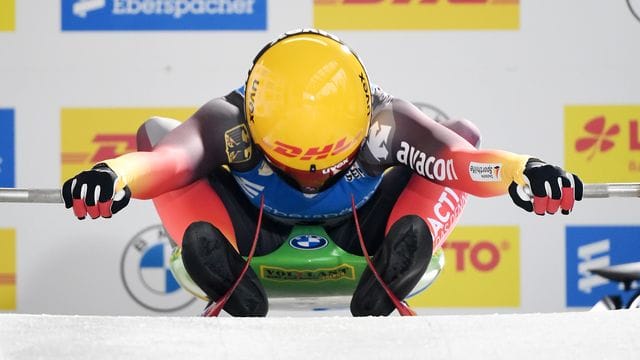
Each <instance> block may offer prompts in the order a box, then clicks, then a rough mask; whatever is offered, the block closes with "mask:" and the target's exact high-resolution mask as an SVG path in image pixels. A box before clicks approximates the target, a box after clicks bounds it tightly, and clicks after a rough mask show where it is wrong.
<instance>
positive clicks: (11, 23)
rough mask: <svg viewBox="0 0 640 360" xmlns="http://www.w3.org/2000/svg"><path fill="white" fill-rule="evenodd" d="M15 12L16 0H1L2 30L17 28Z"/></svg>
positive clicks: (0, 25) (0, 26) (0, 19)
mask: <svg viewBox="0 0 640 360" xmlns="http://www.w3.org/2000/svg"><path fill="white" fill-rule="evenodd" d="M15 12H16V4H15V0H0V31H13V30H15V27H16V20H15V18H16V15H15Z"/></svg>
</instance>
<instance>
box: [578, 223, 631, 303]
mask: <svg viewBox="0 0 640 360" xmlns="http://www.w3.org/2000/svg"><path fill="white" fill-rule="evenodd" d="M566 248H567V251H566V255H567V262H566V264H567V269H566V271H567V306H569V307H591V306H593V305H595V304H596V303H597V302H598V301H599V300H600V299H602V298H603V297H604V296H607V295H620V296H622V298H623V299H624V300H625V301H626V300H628V298H629V297H630V296H631V295H632V293H633V291H624V289H622V288H621V286H620V285H619V283H617V282H612V281H609V280H607V279H605V278H603V277H600V276H598V275H595V274H592V273H591V272H590V271H589V270H590V269H598V268H604V267H608V266H613V265H620V264H626V263H631V262H638V261H640V226H568V227H567V229H566ZM636 290H637V286H636Z"/></svg>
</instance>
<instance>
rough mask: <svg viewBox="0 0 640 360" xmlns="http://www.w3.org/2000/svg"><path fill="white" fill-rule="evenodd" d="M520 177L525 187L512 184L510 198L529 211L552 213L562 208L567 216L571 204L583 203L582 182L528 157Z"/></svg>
mask: <svg viewBox="0 0 640 360" xmlns="http://www.w3.org/2000/svg"><path fill="white" fill-rule="evenodd" d="M523 174H524V179H525V181H526V183H527V184H526V185H524V186H523V185H518V184H517V183H515V182H512V183H511V185H510V186H509V195H510V196H511V199H512V200H513V202H514V203H515V204H516V205H518V206H519V207H521V208H523V209H525V210H526V211H528V212H531V211H534V212H535V213H536V214H538V215H544V214H545V213H548V214H555V213H556V211H558V208H561V209H562V213H563V214H565V215H567V214H569V213H570V212H571V210H572V209H573V204H574V202H575V201H580V200H582V181H581V180H580V178H578V176H576V175H574V174H571V173H568V172H566V171H564V170H563V169H562V168H560V167H557V166H553V165H549V164H547V163H545V162H544V161H542V160H539V159H536V158H530V159H529V160H528V161H527V164H526V165H525V169H524V171H523Z"/></svg>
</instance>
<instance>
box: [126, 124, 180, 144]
mask: <svg viewBox="0 0 640 360" xmlns="http://www.w3.org/2000/svg"><path fill="white" fill-rule="evenodd" d="M178 125H180V122H179V121H178V120H175V119H170V118H165V117H159V116H154V117H152V118H150V119H149V120H147V121H145V122H144V123H143V124H142V125H141V126H140V127H139V128H138V132H137V134H136V142H137V147H138V151H151V150H152V149H153V147H154V146H156V144H157V143H158V142H159V141H160V140H162V138H163V137H164V136H165V135H167V134H168V133H169V132H170V131H171V130H173V129H175V128H176V127H178Z"/></svg>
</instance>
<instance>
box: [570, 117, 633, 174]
mask: <svg viewBox="0 0 640 360" xmlns="http://www.w3.org/2000/svg"><path fill="white" fill-rule="evenodd" d="M638 119H640V106H568V107H566V108H565V161H566V167H567V168H568V169H570V170H571V171H573V172H576V173H577V174H578V175H580V176H581V177H582V178H583V179H584V180H585V181H593V182H618V181H622V182H623V181H632V182H633V181H638V178H640V161H639V160H638V155H640V153H639V152H638V151H640V128H639V127H638Z"/></svg>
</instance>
